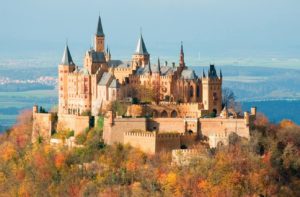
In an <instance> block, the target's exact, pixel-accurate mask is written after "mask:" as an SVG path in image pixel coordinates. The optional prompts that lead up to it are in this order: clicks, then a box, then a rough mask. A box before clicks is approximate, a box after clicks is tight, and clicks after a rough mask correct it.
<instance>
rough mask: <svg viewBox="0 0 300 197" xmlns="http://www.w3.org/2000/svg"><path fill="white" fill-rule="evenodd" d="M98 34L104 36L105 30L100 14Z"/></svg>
mask: <svg viewBox="0 0 300 197" xmlns="http://www.w3.org/2000/svg"><path fill="white" fill-rule="evenodd" d="M96 35H97V36H101V37H104V32H103V28H102V23H101V17H100V15H99V20H98V26H97V31H96Z"/></svg>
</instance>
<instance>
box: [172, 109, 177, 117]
mask: <svg viewBox="0 0 300 197" xmlns="http://www.w3.org/2000/svg"><path fill="white" fill-rule="evenodd" d="M171 117H172V118H176V117H177V111H175V110H173V111H172V112H171Z"/></svg>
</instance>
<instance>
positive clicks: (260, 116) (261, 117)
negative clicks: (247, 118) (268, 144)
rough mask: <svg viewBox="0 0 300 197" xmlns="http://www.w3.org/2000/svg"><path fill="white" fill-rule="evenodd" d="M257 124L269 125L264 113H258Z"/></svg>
mask: <svg viewBox="0 0 300 197" xmlns="http://www.w3.org/2000/svg"><path fill="white" fill-rule="evenodd" d="M255 124H256V125H258V126H266V125H268V124H269V119H268V118H267V117H266V116H265V115H264V114H263V113H257V115H256V120H255Z"/></svg>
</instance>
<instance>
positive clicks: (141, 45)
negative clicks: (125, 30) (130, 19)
mask: <svg viewBox="0 0 300 197" xmlns="http://www.w3.org/2000/svg"><path fill="white" fill-rule="evenodd" d="M135 53H136V54H139V55H148V54H149V53H148V51H147V48H146V45H145V42H144V39H143V35H142V34H141V36H140V38H139V41H138V44H137V47H136V50H135Z"/></svg>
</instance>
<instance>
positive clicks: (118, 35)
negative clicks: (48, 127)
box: [0, 0, 300, 67]
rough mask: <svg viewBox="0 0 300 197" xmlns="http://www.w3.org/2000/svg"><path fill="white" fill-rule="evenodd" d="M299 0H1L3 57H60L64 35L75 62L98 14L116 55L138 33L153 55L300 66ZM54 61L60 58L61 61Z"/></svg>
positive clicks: (127, 52) (130, 47)
mask: <svg viewBox="0 0 300 197" xmlns="http://www.w3.org/2000/svg"><path fill="white" fill-rule="evenodd" d="M299 10H300V1H299V0H247V1H246V0H151V1H150V0H148V1H146V0H106V1H102V0H43V1H41V0H9V1H4V0H1V1H0V58H6V57H9V58H27V57H28V58H33V57H47V58H49V57H50V58H54V59H60V58H61V54H62V51H63V49H64V45H65V42H66V40H68V44H69V46H70V49H71V53H72V55H73V57H74V59H75V60H76V61H78V64H82V58H83V55H84V52H85V51H86V50H87V49H88V48H89V47H90V45H91V38H92V36H93V34H94V33H95V31H96V26H97V20H98V16H99V14H100V15H101V18H102V24H103V29H104V32H105V35H106V42H107V44H108V45H109V47H110V48H111V52H112V57H113V58H122V59H129V58H130V57H131V55H132V53H133V52H134V50H135V47H136V43H137V39H138V36H139V33H140V29H142V33H143V36H144V39H145V42H146V45H147V48H148V51H149V52H150V54H151V57H152V58H153V59H154V58H157V57H160V58H162V59H163V58H165V59H171V60H172V61H173V60H174V61H175V60H177V59H178V53H179V47H180V42H181V41H183V43H184V48H185V54H186V57H187V58H186V59H187V62H189V61H190V62H189V63H190V64H192V65H198V64H208V63H216V64H224V65H225V64H238V65H241V64H243V65H253V66H266V65H268V66H281V67H285V66H287V67H288V66H292V67H300V22H299V18H300V11H299ZM58 61H59V60H58Z"/></svg>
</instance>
